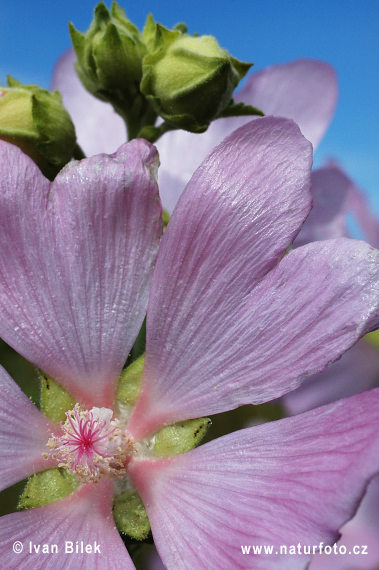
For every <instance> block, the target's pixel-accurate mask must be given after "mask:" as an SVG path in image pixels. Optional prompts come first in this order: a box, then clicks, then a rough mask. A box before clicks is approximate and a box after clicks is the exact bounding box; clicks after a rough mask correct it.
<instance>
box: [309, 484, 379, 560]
mask: <svg viewBox="0 0 379 570" xmlns="http://www.w3.org/2000/svg"><path fill="white" fill-rule="evenodd" d="M378 528H379V479H378V478H376V479H373V480H372V481H371V483H370V485H369V487H368V489H367V493H366V495H365V497H364V498H363V501H362V503H361V505H360V507H359V509H358V512H357V514H356V515H355V517H354V518H353V519H352V520H351V521H350V522H348V523H347V524H346V525H345V526H343V527H342V529H341V533H342V537H341V539H340V540H339V541H338V543H337V544H336V546H335V547H333V549H332V552H331V553H330V554H329V553H328V554H325V553H323V554H316V555H315V556H314V557H313V559H312V562H311V564H310V566H309V569H310V570H358V569H359V570H377V569H378V568H379V543H378ZM335 549H336V550H337V553H335V552H334V550H335ZM345 549H346V554H344V552H345Z"/></svg>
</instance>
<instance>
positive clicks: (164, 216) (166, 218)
mask: <svg viewBox="0 0 379 570" xmlns="http://www.w3.org/2000/svg"><path fill="white" fill-rule="evenodd" d="M170 218H171V216H170V214H169V213H168V212H167V210H165V209H164V208H162V221H163V231H166V228H167V224H168V223H169V221H170Z"/></svg>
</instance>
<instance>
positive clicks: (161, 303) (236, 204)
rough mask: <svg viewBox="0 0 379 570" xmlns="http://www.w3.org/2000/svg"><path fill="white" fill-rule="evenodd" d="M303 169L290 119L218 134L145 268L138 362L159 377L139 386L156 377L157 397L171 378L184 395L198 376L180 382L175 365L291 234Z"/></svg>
mask: <svg viewBox="0 0 379 570" xmlns="http://www.w3.org/2000/svg"><path fill="white" fill-rule="evenodd" d="M310 169H311V148H310V144H309V143H308V142H307V141H306V140H305V139H304V137H303V136H302V135H301V134H300V132H299V129H298V127H297V126H296V125H295V124H294V123H293V122H292V121H288V120H287V119H275V118H273V117H265V118H263V119H259V120H256V121H251V122H250V123H249V124H247V125H245V126H244V127H242V128H241V129H239V130H237V131H235V132H234V133H233V134H232V135H231V136H230V137H228V138H226V139H225V140H224V141H223V142H222V143H221V144H220V145H219V146H218V147H216V149H215V150H214V151H213V152H212V153H211V154H210V155H209V157H208V158H207V160H205V161H204V163H203V164H202V166H201V167H200V168H199V169H198V170H197V171H196V173H195V174H194V176H193V178H192V179H191V182H190V183H189V184H188V186H187V188H186V191H185V193H184V194H183V196H182V199H181V200H180V203H179V204H178V207H177V209H176V210H175V213H174V215H173V216H172V218H171V220H170V222H169V225H168V228H167V230H166V233H165V235H164V236H163V239H162V242H161V247H160V250H159V254H158V258H157V263H156V267H155V271H154V277H153V283H152V288H151V296H150V304H149V311H148V321H147V352H146V354H147V356H146V362H147V366H148V368H149V373H148V375H149V374H150V375H151V374H152V372H151V367H154V369H155V372H156V374H154V375H155V376H157V375H158V376H161V377H160V379H159V380H158V379H157V378H154V379H153V378H151V377H150V378H149V379H147V378H146V381H145V388H146V390H147V391H148V390H150V389H151V384H152V383H157V382H158V384H159V386H158V384H157V385H156V386H154V391H156V393H157V395H158V394H159V396H163V394H164V392H165V391H166V388H167V386H168V385H171V387H173V385H174V383H175V382H177V381H178V380H179V382H180V383H181V385H182V388H183V389H184V390H185V391H186V394H187V390H189V389H190V388H189V387H190V386H192V382H193V381H194V382H195V383H196V382H197V381H199V382H200V381H202V380H200V379H192V380H191V383H190V384H188V383H187V380H184V378H185V377H186V376H187V377H188V374H187V373H186V374H185V376H184V377H182V378H180V379H179V377H177V376H176V374H177V372H178V371H179V369H178V367H177V366H176V364H177V363H179V361H180V362H181V363H182V364H180V365H179V368H181V370H180V374H182V372H183V368H184V369H186V368H187V366H188V365H189V364H191V366H192V364H193V363H194V362H197V361H200V360H201V357H200V355H201V353H202V352H204V351H207V350H208V347H209V346H210V345H212V344H214V343H216V344H218V340H219V334H222V331H223V330H224V329H225V328H226V322H225V319H226V318H234V317H235V316H236V314H237V312H238V311H239V309H240V306H241V303H243V302H244V300H245V299H246V296H247V295H249V294H250V292H251V290H252V289H253V287H254V286H255V285H256V284H257V282H259V280H260V279H261V278H262V277H263V276H264V275H265V274H266V273H267V272H268V271H270V269H272V268H273V267H274V265H275V264H276V263H277V261H278V259H279V258H280V256H281V255H283V253H284V252H285V250H286V248H287V247H288V246H289V244H290V243H291V242H292V240H293V239H294V237H295V235H296V233H297V232H298V230H299V228H300V226H301V224H302V222H303V221H304V219H305V217H306V216H307V214H308V212H309V209H310V195H309V192H308V188H309V179H310ZM201 327H202V332H201ZM212 337H213V338H212ZM228 341H229V339H228ZM199 349H200V352H198V350H199ZM211 350H212V349H211ZM189 359H190V360H191V361H192V362H191V363H190V360H189ZM169 360H170V363H169ZM149 363H150V366H149ZM175 363H176V364H175ZM173 364H175V366H174V367H176V370H175V371H174V370H173ZM163 370H164V371H165V373H164V374H163ZM166 373H167V374H166ZM173 373H174V376H173ZM188 373H189V374H190V375H191V372H190V371H189V370H188ZM162 374H163V376H162ZM166 376H167V377H166ZM168 378H170V380H168ZM162 382H165V383H166V388H164V387H163V385H160V384H161V383H162ZM167 382H168V384H167ZM191 389H192V388H191ZM171 396H172V394H171V395H170V397H171ZM186 399H187V396H186ZM172 401H174V400H172Z"/></svg>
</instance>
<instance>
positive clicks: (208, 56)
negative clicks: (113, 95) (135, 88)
mask: <svg viewBox="0 0 379 570" xmlns="http://www.w3.org/2000/svg"><path fill="white" fill-rule="evenodd" d="M251 65H252V64H250V63H244V62H241V61H239V60H237V59H235V58H233V57H232V56H231V55H230V54H229V53H228V52H227V51H226V50H224V49H222V48H221V47H220V46H219V44H218V43H217V40H216V39H215V38H214V37H213V36H200V37H193V36H190V35H189V34H187V33H183V31H182V30H181V29H180V28H178V29H175V30H168V29H167V28H164V27H163V26H161V25H159V24H158V26H157V29H156V35H155V42H154V45H153V46H152V49H151V52H150V53H148V54H147V55H146V56H145V58H144V62H143V76H142V81H141V86H140V88H141V92H142V93H143V94H144V95H145V97H146V98H147V99H148V100H149V101H150V103H151V105H152V106H153V108H154V109H155V111H156V112H157V113H158V114H159V115H161V116H162V117H163V118H164V119H165V120H166V121H167V122H169V123H171V124H172V125H174V126H175V127H178V128H182V129H185V130H188V131H192V132H197V133H200V132H203V131H205V130H206V129H207V127H208V126H209V123H210V122H211V121H212V120H213V119H215V118H217V117H218V116H219V115H220V114H221V113H222V111H223V110H224V109H225V108H226V107H227V106H228V105H229V104H230V102H231V99H232V94H233V91H234V89H235V87H236V86H237V85H238V83H239V81H240V80H241V79H242V78H243V77H244V76H245V75H246V73H247V72H248V70H249V69H250V67H251Z"/></svg>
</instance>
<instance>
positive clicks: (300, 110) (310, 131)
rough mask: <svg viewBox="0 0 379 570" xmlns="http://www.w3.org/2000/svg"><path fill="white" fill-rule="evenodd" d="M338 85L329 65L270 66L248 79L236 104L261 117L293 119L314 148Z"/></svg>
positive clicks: (307, 62) (301, 61) (309, 62)
mask: <svg viewBox="0 0 379 570" xmlns="http://www.w3.org/2000/svg"><path fill="white" fill-rule="evenodd" d="M337 96H338V85H337V77H336V73H335V71H334V69H333V67H332V66H331V65H329V64H328V63H325V62H323V61H317V60H312V59H297V60H295V61H292V62H291V63H287V64H281V65H273V66H272V67H267V68H266V69H263V70H262V71H259V72H258V73H254V74H253V75H251V77H250V79H249V80H248V81H247V82H246V85H245V86H244V88H243V89H242V90H241V91H240V92H239V93H238V94H237V96H236V100H237V101H243V102H244V103H248V104H249V105H254V106H255V107H258V108H259V109H261V110H262V111H263V112H264V113H265V115H280V116H281V117H287V118H288V119H293V120H294V121H295V123H297V124H298V125H299V127H300V130H301V132H302V133H303V135H304V136H305V138H306V139H308V140H309V141H310V142H311V143H312V145H313V148H316V147H317V145H318V143H319V142H320V140H321V138H322V137H323V135H324V133H325V132H326V130H327V128H328V127H329V124H330V122H331V120H332V117H333V114H334V110H335V107H336V103H337Z"/></svg>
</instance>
